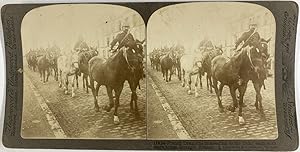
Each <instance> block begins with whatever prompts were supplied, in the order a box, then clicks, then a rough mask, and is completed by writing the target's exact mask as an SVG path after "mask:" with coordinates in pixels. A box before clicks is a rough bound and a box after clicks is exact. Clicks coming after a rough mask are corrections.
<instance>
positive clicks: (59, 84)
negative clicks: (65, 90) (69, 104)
mask: <svg viewBox="0 0 300 152" xmlns="http://www.w3.org/2000/svg"><path fill="white" fill-rule="evenodd" d="M57 74H58V77H59V83H58V87H59V88H61V87H62V85H63V79H62V72H61V71H58V73H57Z"/></svg>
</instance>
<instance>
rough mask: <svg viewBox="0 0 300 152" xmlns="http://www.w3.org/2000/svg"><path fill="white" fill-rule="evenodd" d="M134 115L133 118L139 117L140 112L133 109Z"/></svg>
mask: <svg viewBox="0 0 300 152" xmlns="http://www.w3.org/2000/svg"><path fill="white" fill-rule="evenodd" d="M134 116H135V118H137V119H139V118H140V113H139V112H138V111H135V113H134Z"/></svg>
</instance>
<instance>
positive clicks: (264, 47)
mask: <svg viewBox="0 0 300 152" xmlns="http://www.w3.org/2000/svg"><path fill="white" fill-rule="evenodd" d="M270 40H271V38H269V39H267V40H265V39H263V38H261V39H260V40H259V42H258V43H257V45H256V46H254V48H255V51H256V52H255V53H254V54H256V55H258V56H261V57H263V58H265V59H268V58H269V56H270V54H269V53H268V43H269V42H270Z"/></svg>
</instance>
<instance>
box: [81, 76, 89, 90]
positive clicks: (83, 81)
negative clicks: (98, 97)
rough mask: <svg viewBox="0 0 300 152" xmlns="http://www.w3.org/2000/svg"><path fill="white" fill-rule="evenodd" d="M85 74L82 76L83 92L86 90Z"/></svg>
mask: <svg viewBox="0 0 300 152" xmlns="http://www.w3.org/2000/svg"><path fill="white" fill-rule="evenodd" d="M84 79H85V74H83V76H82V88H83V90H85V84H84V83H85V80H84ZM87 88H88V87H87Z"/></svg>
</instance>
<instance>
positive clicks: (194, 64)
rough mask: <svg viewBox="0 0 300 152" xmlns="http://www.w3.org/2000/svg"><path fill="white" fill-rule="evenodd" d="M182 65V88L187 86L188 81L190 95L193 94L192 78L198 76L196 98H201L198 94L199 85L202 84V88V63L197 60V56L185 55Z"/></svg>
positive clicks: (181, 60)
mask: <svg viewBox="0 0 300 152" xmlns="http://www.w3.org/2000/svg"><path fill="white" fill-rule="evenodd" d="M180 64H181V75H182V79H181V81H182V87H184V86H186V81H188V85H187V86H186V87H187V88H188V94H191V93H192V87H191V84H192V76H194V75H196V78H195V97H198V96H199V93H198V83H199V82H200V87H201V88H202V82H201V81H200V79H201V73H200V70H201V69H202V63H201V62H200V60H197V58H196V57H195V55H183V56H182V57H181V59H180Z"/></svg>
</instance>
